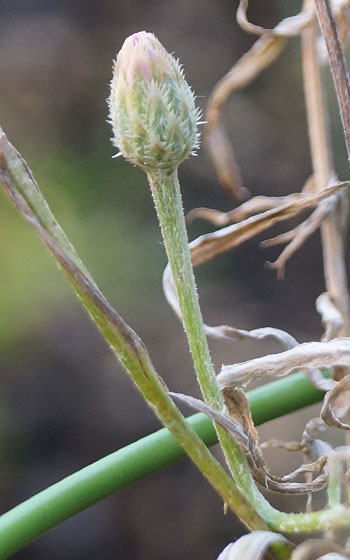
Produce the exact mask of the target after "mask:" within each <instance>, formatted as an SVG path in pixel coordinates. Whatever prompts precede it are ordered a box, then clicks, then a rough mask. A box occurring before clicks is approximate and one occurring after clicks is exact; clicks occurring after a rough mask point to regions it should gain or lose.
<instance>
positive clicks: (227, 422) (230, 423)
mask: <svg viewBox="0 0 350 560" xmlns="http://www.w3.org/2000/svg"><path fill="white" fill-rule="evenodd" d="M169 395H170V396H172V397H174V398H175V399H177V400H179V401H181V402H184V403H185V404H187V405H189V406H190V407H191V408H194V409H195V410H199V411H200V412H204V414H206V415H207V416H209V418H211V419H212V420H214V422H216V423H217V424H219V425H220V426H222V427H223V428H225V429H226V430H227V431H228V432H229V433H230V434H231V435H232V436H233V437H234V439H235V441H236V442H237V443H238V445H239V446H240V447H241V449H242V451H243V452H244V453H245V454H246V455H248V454H249V453H250V449H249V438H248V436H247V435H246V434H245V433H244V431H243V430H242V427H241V425H240V424H239V423H238V422H236V421H235V420H232V419H231V418H230V417H229V416H228V415H227V414H224V413H223V412H220V410H216V409H215V408H213V407H211V406H209V405H208V404H206V403H205V402H203V401H200V400H199V399H196V398H195V397H191V396H189V395H183V394H181V393H173V392H169Z"/></svg>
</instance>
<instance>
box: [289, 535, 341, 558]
mask: <svg viewBox="0 0 350 560" xmlns="http://www.w3.org/2000/svg"><path fill="white" fill-rule="evenodd" d="M324 555H327V556H328V558H329V555H332V556H333V558H334V555H336V556H335V558H337V560H338V558H341V559H344V558H345V560H346V559H347V558H349V556H348V555H346V551H345V550H344V549H343V548H341V547H340V546H339V545H337V544H336V543H334V542H332V541H328V540H325V539H308V540H307V541H304V542H303V543H302V544H300V545H299V546H297V547H296V549H295V550H294V551H293V553H292V555H291V557H290V560H321V558H325V556H324ZM339 555H340V557H339Z"/></svg>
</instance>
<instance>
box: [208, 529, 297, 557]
mask: <svg viewBox="0 0 350 560" xmlns="http://www.w3.org/2000/svg"><path fill="white" fill-rule="evenodd" d="M273 546H277V547H278V550H279V553H280V554H279V556H278V558H282V556H281V554H282V552H284V555H283V558H285V560H288V558H290V554H291V552H292V550H293V548H294V545H293V544H292V543H291V542H290V541H288V540H287V539H286V538H285V537H283V536H282V535H280V534H278V533H272V532H270V531H253V533H250V534H249V535H244V536H243V537H241V538H240V539H238V540H237V541H236V542H234V543H230V544H228V545H227V546H226V548H224V550H223V551H222V553H221V554H220V555H219V556H218V558H217V560H257V558H259V559H261V560H272V559H274V558H276V556H274V555H273V553H271V547H273ZM271 554H272V555H271Z"/></svg>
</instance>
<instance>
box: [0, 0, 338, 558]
mask: <svg viewBox="0 0 350 560" xmlns="http://www.w3.org/2000/svg"><path fill="white" fill-rule="evenodd" d="M299 4H300V3H299V2H297V3H296V2H294V1H292V0H285V1H284V2H278V1H277V0H270V1H269V2H268V7H267V4H266V3H265V2H253V3H252V7H251V9H250V17H251V19H252V20H253V21H255V22H257V23H260V24H262V25H266V26H269V27H271V26H273V25H275V24H276V23H277V22H278V21H279V20H280V19H281V18H282V17H285V16H287V15H292V14H293V13H295V12H296V11H297V9H298V8H299ZM0 5H1V19H0V53H1V54H0V77H1V78H0V123H1V126H2V127H3V128H4V130H5V132H6V133H7V134H8V137H9V139H10V140H11V141H12V143H14V145H15V146H16V147H17V149H18V150H19V151H20V152H21V153H22V155H23V156H24V157H25V159H26V160H27V162H28V164H29V166H30V167H31V168H32V170H33V172H34V175H35V177H36V179H37V181H38V183H39V185H40V187H41V189H42V190H43V192H44V194H45V196H46V197H47V199H48V201H49V203H50V205H51V208H52V209H53V211H54V213H55V215H56V217H57V218H58V220H59V222H60V223H61V224H62V226H63V227H64V229H65V231H66V232H67V234H68V236H69V237H70V239H71V240H72V242H73V243H74V245H75V247H76V248H77V250H78V252H79V254H80V255H81V257H82V258H83V260H84V261H85V263H86V265H87V267H88V268H89V269H90V271H91V272H92V274H93V276H94V278H95V279H96V281H97V282H98V284H99V285H100V287H101V288H102V290H103V291H104V293H105V294H106V296H107V297H108V298H109V299H110V300H111V302H112V303H113V304H114V305H115V306H116V308H117V309H118V311H119V312H120V313H121V314H122V315H123V316H124V317H125V319H126V320H127V321H128V322H129V323H130V324H131V325H132V326H133V327H134V328H135V329H136V331H137V332H138V333H139V334H140V335H141V337H142V338H143V340H144V341H145V343H146V345H147V346H148V348H149V351H150V354H151V357H152V359H153V361H154V363H155V365H156V367H157V369H158V371H159V373H160V374H161V375H162V376H163V377H164V379H165V380H166V382H167V384H168V385H169V386H170V387H171V388H172V389H173V390H177V391H182V392H186V393H190V394H195V395H198V389H197V387H196V384H195V381H194V374H193V370H192V366H191V362H190V359H189V356H188V350H187V346H186V340H185V338H184V335H183V331H182V327H181V325H180V324H179V322H178V321H177V319H176V318H175V317H174V316H173V314H172V312H171V310H170V309H169V307H168V306H167V304H166V302H165V299H164V296H163V293H162V288H161V279H162V272H163V269H164V267H165V265H166V258H165V253H164V248H163V245H162V242H161V237H160V233H159V230H158V225H157V222H156V218H155V213H154V210H153V206H152V202H151V197H150V194H149V191H148V186H147V183H146V177H145V175H144V174H143V173H142V172H141V171H140V170H138V169H135V168H133V167H131V166H130V165H129V164H127V163H126V162H124V161H123V160H122V159H121V158H120V159H118V160H112V159H111V156H112V155H113V153H115V150H114V149H113V147H112V146H111V143H110V136H111V130H110V126H109V125H108V124H107V122H106V119H107V105H106V98H107V97H108V94H109V81H110V78H111V67H112V59H113V58H114V57H115V55H116V52H117V51H118V49H119V48H120V46H121V44H122V42H123V40H124V39H125V38H126V36H127V35H129V34H131V33H133V32H135V31H139V30H142V29H146V30H147V31H152V32H154V33H155V34H156V35H157V36H158V38H159V39H160V40H161V42H162V43H163V44H164V45H165V46H166V48H167V49H168V50H169V51H170V52H174V53H175V54H176V56H177V57H179V58H180V60H181V62H182V63H183V65H184V68H185V71H186V77H187V79H188V81H189V83H190V84H191V85H192V86H193V88H194V90H195V92H196V94H197V95H198V102H199V103H200V104H201V106H202V107H204V106H205V104H206V101H207V98H208V95H209V94H210V91H211V90H212V88H213V86H214V85H215V83H216V82H217V80H218V79H219V78H220V77H221V76H222V75H223V74H224V73H225V72H226V71H227V70H228V69H229V68H230V66H231V65H232V64H233V62H234V61H235V60H237V59H238V58H239V57H240V56H241V55H242V54H243V53H244V52H245V51H246V50H247V49H248V48H249V47H250V45H251V44H252V43H253V41H254V40H255V39H254V38H253V37H251V36H248V35H246V34H244V33H243V32H242V31H241V30H240V29H239V28H238V26H237V24H236V21H235V9H236V7H237V1H233V2H232V1H231V0H230V1H229V0H221V2H212V1H210V0H201V1H199V0H190V1H189V2H180V1H178V0H175V1H173V2H169V1H163V2H160V1H156V0H149V1H148V2H141V1H137V0H115V1H113V2H111V1H110V0H99V1H97V0H95V1H92V0H90V1H88V0H85V1H84V2H83V1H81V0H69V1H68V0H61V1H60V2H53V1H52V0H45V1H43V0H41V1H40V0H37V1H35V0H32V1H31V2H25V1H23V0H22V1H19V0H2V1H1V2H0ZM325 80H326V82H327V84H328V86H327V87H328V90H329V104H330V116H331V119H330V120H331V126H332V129H333V136H334V145H335V148H336V154H337V155H336V164H337V170H338V172H339V174H340V176H341V177H342V178H347V176H348V175H347V164H346V158H345V155H344V147H343V140H342V135H341V131H340V128H339V122H338V117H337V109H336V104H335V101H334V96H333V93H332V85H331V83H330V80H329V76H328V73H327V72H326V75H325ZM226 124H227V126H228V127H229V130H230V134H231V138H232V142H233V144H234V147H235V150H236V153H237V159H238V162H239V164H240V166H241V170H242V174H243V178H244V181H245V184H246V186H247V187H248V188H249V189H250V191H251V193H252V194H253V195H256V194H271V195H282V194H289V193H291V192H294V191H295V190H300V188H301V186H302V184H303V182H304V181H305V179H306V178H307V177H308V175H309V174H310V163H309V153H308V142H307V131H306V127H305V112H304V106H303V97H302V83H301V69H300V64H299V41H298V40H292V41H291V42H290V44H289V46H288V48H287V49H286V51H285V52H284V53H283V54H282V56H281V57H280V59H279V60H278V61H277V62H276V63H275V64H274V65H273V66H271V68H269V69H268V70H267V71H265V72H264V74H263V75H262V76H261V77H259V78H258V79H257V80H256V81H255V82H254V83H253V84H252V85H251V86H249V87H248V88H246V89H245V90H243V91H240V92H239V93H237V94H235V96H234V97H233V98H232V101H231V102H230V103H229V104H228V107H227V111H226ZM180 178H181V184H182V191H183V197H184V206H185V209H186V211H188V210H190V209H191V208H193V207H195V206H210V207H214V208H219V209H221V210H229V209H231V208H232V207H233V206H234V205H235V202H234V201H233V200H232V199H230V198H229V197H228V195H227V194H225V193H224V192H223V191H222V190H221V189H220V188H219V186H218V184H217V181H216V178H215V176H214V173H213V171H212V169H211V167H210V165H209V163H208V162H207V160H206V157H205V154H204V152H203V150H201V151H200V153H199V157H198V158H194V159H191V160H188V161H186V162H185V163H184V164H183V165H182V166H181V169H180ZM210 227H211V226H210V225H208V224H207V223H204V222H198V223H194V224H193V225H192V226H191V227H190V228H189V236H190V238H194V237H196V236H198V235H200V234H201V233H204V232H207V231H210ZM283 227H284V228H286V225H284V226H283ZM283 227H279V228H275V229H274V230H273V232H275V233H277V232H278V231H282V230H283ZM270 233H272V232H268V235H267V236H265V237H269V236H270ZM261 239H263V237H260V238H258V239H254V240H252V241H250V242H248V243H245V244H244V245H243V246H242V247H240V248H238V249H236V250H234V251H233V252H231V253H229V254H227V255H222V256H220V257H219V258H217V259H216V260H215V261H214V262H212V263H210V264H208V265H205V266H204V267H202V268H201V269H198V271H197V272H196V276H197V278H198V283H199V291H200V296H201V303H202V305H203V311H204V315H205V318H206V320H207V322H209V323H211V324H220V323H229V324H232V325H234V326H237V327H242V328H246V329H248V328H253V327H261V326H267V325H270V326H276V327H279V328H282V329H286V330H288V331H289V332H290V333H292V334H293V335H294V336H296V337H297V338H298V339H299V340H300V341H306V340H312V339H317V338H319V337H320V335H321V332H322V329H321V326H320V321H319V318H318V316H317V313H316V311H315V308H314V301H315V299H316V297H317V296H318V295H319V294H320V293H321V292H322V291H323V290H324V281H323V275H322V262H321V249H320V240H319V236H318V235H315V236H313V238H312V239H311V240H310V241H309V242H308V243H307V245H306V246H305V247H304V248H302V250H300V251H299V252H298V253H297V255H296V256H295V257H294V258H293V259H292V261H291V262H290V263H288V265H287V274H286V279H285V280H284V281H279V282H277V281H276V278H275V274H274V273H273V272H271V271H267V270H265V269H264V262H265V260H273V259H274V258H276V256H277V255H278V251H279V250H278V248H277V249H270V250H265V251H263V250H261V249H259V241H260V240H261ZM0 263H1V289H0V386H1V400H0V418H1V423H0V444H1V460H0V473H1V476H0V504H1V505H0V507H1V511H2V512H4V511H6V510H7V509H9V508H11V507H13V506H14V505H16V504H17V503H19V502H21V501H23V500H25V499H26V498H28V497H29V496H31V495H32V494H34V493H36V492H39V491H40V490H42V489H44V488H45V487H46V486H48V485H50V484H53V483H54V482H56V481H58V480H59V479H61V478H63V477H65V476H67V475H69V474H70V473H72V472H74V471H75V470H77V469H79V468H81V467H83V466H85V465H87V464H89V463H91V462H93V461H95V460H97V459H99V458H100V457H102V456H104V455H106V454H108V453H111V452H112V451H114V450H116V449H118V448H119V447H121V446H124V445H126V444H127V443H129V442H132V441H134V440H136V439H138V438H139V437H142V436H144V435H146V434H148V433H149V432H151V431H153V430H155V429H157V428H158V427H159V424H158V422H157V420H156V419H155V418H154V417H153V415H152V413H151V412H150V411H149V410H148V409H147V407H146V405H145V404H144V403H143V401H142V399H141V398H140V396H139V395H138V394H137V393H136V391H135V389H134V388H133V387H132V385H131V383H130V381H129V379H128V378H127V376H126V375H125V373H124V371H123V370H122V369H121V368H120V366H119V364H118V363H117V362H116V360H115V358H114V356H113V355H112V354H111V352H110V351H109V349H108V348H107V346H106V344H105V343H104V341H103V340H102V339H101V336H100V335H99V333H98V332H97V331H96V329H95V328H94V326H93V325H92V324H91V323H90V321H89V319H88V318H87V316H86V314H85V313H84V311H83V310H82V309H81V307H80V305H79V303H78V302H77V300H76V299H75V298H74V296H73V294H72V292H71V289H70V288H69V286H68V285H67V284H66V281H65V279H64V278H63V276H62V275H61V274H60V273H59V272H58V270H57V267H56V266H55V263H54V261H53V259H52V258H51V257H50V256H49V255H48V253H47V252H46V250H45V248H44V247H43V246H42V245H41V243H40V241H39V240H38V239H37V238H36V236H35V234H34V233H33V232H32V231H31V230H30V229H29V228H28V226H27V225H26V224H25V223H24V222H23V221H22V219H21V218H20V217H19V216H18V215H17V214H16V211H15V210H14V208H12V206H11V205H10V203H9V202H8V201H7V200H6V199H5V197H4V196H3V195H2V194H1V206H0ZM211 348H212V351H213V359H214V361H215V364H216V366H217V367H219V366H220V365H221V363H230V362H231V363H232V362H233V361H241V360H244V359H247V358H249V357H253V356H257V355H261V354H262V353H264V352H266V351H270V350H271V351H276V350H278V348H277V347H276V346H272V345H271V346H266V345H263V344H254V345H253V347H252V345H249V344H248V345H247V344H242V343H241V344H237V343H230V344H228V343H226V344H224V343H222V344H217V343H215V344H211ZM314 413H315V411H313V412H310V411H307V412H305V413H302V414H300V413H299V414H296V415H294V416H293V420H292V421H291V419H290V417H289V418H288V419H283V420H280V421H277V422H272V423H270V424H269V425H268V426H264V427H263V428H262V437H264V438H265V437H271V436H272V435H273V436H274V437H284V438H285V439H293V438H295V439H299V438H300V434H301V431H302V427H303V422H304V421H305V418H306V417H307V415H310V414H311V415H312V414H314ZM280 453H281V452H279V454H277V453H273V454H271V461H272V463H273V464H274V465H275V467H276V468H277V469H281V470H283V461H284V459H282V458H281V455H280ZM286 461H287V468H288V466H291V465H292V462H290V463H289V464H288V461H291V459H290V458H289V457H287V459H286ZM271 499H272V500H273V501H274V504H276V505H278V506H279V507H283V508H285V509H289V510H290V509H293V508H298V507H303V504H301V506H300V505H296V504H297V502H295V501H293V499H290V498H289V499H288V501H286V500H281V499H278V500H277V499H276V497H275V496H272V497H271ZM243 532H244V528H243V527H242V526H241V525H239V523H238V522H237V521H236V520H235V519H234V517H233V516H232V515H231V514H228V515H226V516H224V515H223V507H222V503H221V501H220V499H219V498H218V497H217V496H216V495H215V494H214V492H213V491H212V490H211V488H210V487H209V486H208V484H207V483H206V482H205V481H204V480H203V479H202V477H201V476H200V475H199V474H198V472H197V471H196V470H195V468H194V467H193V466H192V465H191V464H190V463H189V461H182V462H181V463H180V464H178V465H176V466H174V467H171V468H168V469H167V470H166V471H163V472H160V473H157V474H154V475H153V476H151V477H150V478H149V479H147V480H144V481H142V482H139V483H138V484H137V485H135V486H133V487H132V488H129V489H126V490H124V491H122V492H120V493H119V494H117V495H114V496H112V497H110V498H109V499H107V500H105V501H103V502H102V503H100V504H98V505H96V506H95V507H92V508H90V509H89V510H87V511H85V512H83V513H81V514H80V515H78V516H76V517H75V518H73V519H71V520H68V521H66V522H65V523H63V524H62V525H60V526H59V527H57V528H56V529H54V530H52V531H50V532H49V533H47V534H46V535H44V536H43V537H41V538H40V539H38V540H37V541H36V542H34V543H33V544H31V545H30V546H28V547H27V548H26V549H24V550H23V551H21V552H19V553H17V554H16V555H15V558H16V559H18V560H31V559H34V558H35V559H36V560H41V559H44V558H45V559H47V558H50V559H53V560H61V559H62V560H63V558H64V559H65V560H73V559H74V560H80V559H83V558H84V560H90V559H95V558H103V559H104V560H112V559H116V558H124V559H125V560H131V559H134V560H136V559H137V560H138V559H142V560H151V559H152V560H158V559H159V560H160V559H164V558H167V560H175V559H178V558H182V559H193V558H201V560H210V559H213V558H216V556H217V555H218V553H219V552H220V550H222V549H223V548H224V546H225V545H226V544H227V543H228V542H230V541H231V540H232V539H234V538H236V537H237V535H239V534H241V533H243Z"/></svg>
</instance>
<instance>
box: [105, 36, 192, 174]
mask: <svg viewBox="0 0 350 560" xmlns="http://www.w3.org/2000/svg"><path fill="white" fill-rule="evenodd" d="M108 103H109V110H110V120H111V123H112V126H113V132H114V138H113V143H114V144H115V146H117V148H119V150H120V154H121V155H123V156H124V157H125V158H126V159H127V160H129V161H130V162H131V163H133V164H134V165H137V166H140V167H142V168H143V169H144V170H145V171H147V172H152V171H153V170H155V169H169V170H172V169H175V168H176V167H177V166H178V165H179V163H181V161H183V160H184V159H185V158H187V157H188V156H189V155H190V154H191V153H192V154H193V153H194V152H195V149H196V148H197V147H198V144H199V133H198V131H197V124H198V120H199V116H200V110H199V109H196V107H195V103H194V94H193V92H192V90H191V88H190V86H189V85H188V84H187V82H186V80H185V78H184V74H183V71H182V68H181V66H180V64H179V62H178V61H177V60H175V59H174V58H173V57H172V56H171V55H170V54H169V53H168V52H167V51H166V50H165V48H164V47H163V45H162V44H161V43H160V42H159V41H158V39H157V38H156V37H155V36H154V35H153V34H152V33H146V31H141V32H139V33H135V34H134V35H131V36H130V37H128V38H127V39H126V40H125V42H124V44H123V46H122V48H121V50H120V52H119V54H118V56H117V60H116V62H115V65H114V73H113V79H112V82H111V95H110V97H109V100H108ZM117 155H119V154H117Z"/></svg>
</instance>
